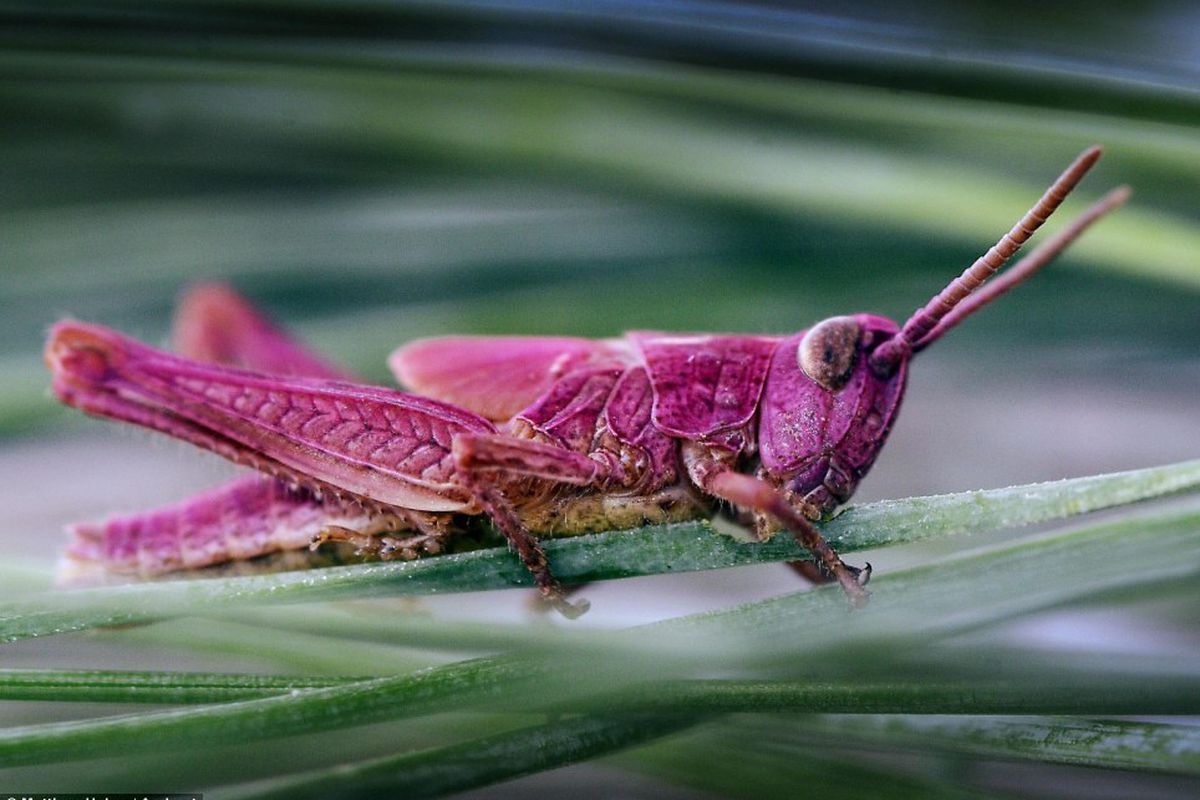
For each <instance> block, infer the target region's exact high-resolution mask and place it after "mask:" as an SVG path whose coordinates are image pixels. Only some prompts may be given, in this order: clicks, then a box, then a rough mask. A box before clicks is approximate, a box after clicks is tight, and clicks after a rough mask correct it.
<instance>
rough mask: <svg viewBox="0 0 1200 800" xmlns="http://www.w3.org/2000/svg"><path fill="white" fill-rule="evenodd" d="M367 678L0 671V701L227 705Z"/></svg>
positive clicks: (102, 671) (27, 670)
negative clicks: (226, 703)
mask: <svg viewBox="0 0 1200 800" xmlns="http://www.w3.org/2000/svg"><path fill="white" fill-rule="evenodd" d="M362 680H366V679H365V678H350V677H332V676H328V677H327V676H310V675H255V674H248V673H218V672H147V671H136V670H53V669H6V670H0V700H49V701H56V702H70V703H80V702H87V703H189V704H190V703H224V702H227V701H231V700H246V699H250V698H257V697H269V696H271V695H277V694H285V693H287V692H290V691H292V690H295V689H314V688H322V687H326V686H338V685H341V684H345V683H351V682H354V681H362Z"/></svg>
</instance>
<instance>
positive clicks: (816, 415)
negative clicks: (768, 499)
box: [759, 147, 1129, 512]
mask: <svg viewBox="0 0 1200 800" xmlns="http://www.w3.org/2000/svg"><path fill="white" fill-rule="evenodd" d="M1099 157H1100V148H1098V147H1092V148H1089V149H1088V150H1085V151H1084V152H1083V153H1082V154H1080V156H1079V157H1078V158H1077V159H1075V161H1074V163H1072V164H1071V166H1069V167H1068V168H1067V169H1066V171H1064V172H1063V173H1062V175H1061V176H1059V178H1058V180H1056V181H1055V182H1054V184H1053V185H1051V187H1050V188H1049V189H1048V190H1047V191H1046V193H1045V194H1044V195H1043V196H1042V198H1041V200H1039V201H1038V203H1037V204H1036V205H1034V207H1033V208H1032V209H1030V211H1029V212H1028V213H1027V214H1026V215H1025V216H1024V217H1023V218H1022V219H1021V221H1020V222H1018V223H1017V224H1016V225H1015V226H1014V227H1013V228H1012V229H1011V230H1010V231H1009V232H1008V233H1007V234H1005V235H1004V236H1003V237H1001V239H1000V240H999V241H998V242H997V243H996V245H995V246H993V247H992V248H990V249H989V250H988V251H987V252H986V253H985V254H984V255H983V256H981V257H980V258H979V259H977V260H976V261H975V263H974V264H972V265H971V266H970V267H969V268H967V270H966V271H964V272H963V273H962V274H961V275H960V276H958V277H957V278H955V279H954V280H952V281H951V282H950V283H949V284H948V285H947V286H946V288H945V289H943V290H942V291H941V292H939V293H938V294H936V295H935V296H934V297H933V298H932V299H931V300H930V301H929V302H928V303H927V304H925V305H924V306H923V307H921V308H919V309H917V311H916V312H915V313H914V314H913V315H912V316H911V317H910V318H909V319H908V320H907V321H906V322H905V323H904V325H903V326H901V325H897V324H896V323H894V322H892V321H891V320H888V319H885V318H883V317H877V316H874V315H871V314H855V315H853V316H843V317H831V318H829V319H826V320H824V321H823V322H820V323H818V324H817V325H814V326H813V327H812V328H810V329H809V330H807V331H803V332H801V333H800V334H797V335H796V336H795V337H791V338H789V339H787V340H784V342H783V343H782V344H781V345H780V350H779V351H778V352H777V354H776V357H775V359H774V360H773V361H772V366H771V373H770V376H769V378H768V381H767V387H766V391H765V394H764V397H763V402H762V414H761V418H760V425H759V454H760V457H761V462H762V467H763V470H764V472H765V473H766V475H767V477H768V478H770V479H771V480H772V481H773V482H775V483H776V484H777V485H779V486H781V487H782V488H784V489H785V490H786V492H787V493H788V494H789V495H790V496H791V497H793V498H796V499H800V500H803V501H804V502H805V503H807V504H808V505H809V506H810V507H812V508H815V509H817V510H820V511H822V512H824V511H830V510H832V509H833V508H834V507H836V506H837V505H839V504H840V503H843V502H845V501H846V500H847V499H849V497H850V495H851V494H853V493H854V490H855V488H856V487H857V485H858V481H859V480H860V479H861V478H862V476H863V475H865V474H866V472H867V470H868V469H870V467H871V464H872V463H873V462H874V460H875V456H876V455H877V454H878V452H879V450H880V449H881V448H882V447H883V443H884V442H885V441H886V439H887V436H888V433H889V432H890V431H891V426H892V423H893V421H894V420H895V417H896V413H897V412H898V411H899V408H900V401H901V398H902V397H903V395H904V385H905V379H906V376H907V373H908V363H909V361H910V360H911V359H912V357H913V355H914V354H916V353H919V352H920V351H921V350H923V349H925V348H926V347H928V346H929V345H930V344H932V343H933V342H935V341H937V340H938V339H939V338H941V337H942V336H943V335H944V334H945V333H946V332H947V331H949V330H950V329H952V328H953V327H955V326H956V325H958V323H960V322H962V321H963V320H964V319H966V318H967V317H968V316H969V315H971V314H972V313H974V312H975V311H977V310H979V309H980V308H982V307H983V306H985V305H987V304H988V303H989V302H991V301H992V300H994V299H996V298H997V297H999V296H1000V295H1002V294H1004V293H1005V292H1007V291H1008V290H1009V289H1011V288H1013V287H1014V286H1016V285H1017V284H1019V283H1021V282H1022V281H1024V280H1025V279H1026V278H1028V277H1029V276H1031V275H1033V274H1034V273H1035V272H1037V271H1038V270H1039V269H1041V268H1042V267H1044V266H1045V265H1046V264H1048V263H1049V262H1050V261H1051V260H1052V259H1053V258H1054V257H1055V256H1056V255H1058V254H1059V253H1060V252H1062V251H1063V250H1064V249H1065V248H1066V247H1067V246H1068V245H1069V244H1070V243H1071V242H1073V241H1074V240H1075V239H1076V238H1077V237H1078V236H1079V235H1080V234H1081V233H1083V231H1084V230H1086V229H1087V228H1088V227H1089V226H1090V225H1091V224H1092V223H1094V222H1095V221H1096V220H1098V219H1099V218H1100V217H1102V216H1104V215H1105V214H1106V213H1108V212H1109V211H1111V210H1112V209H1114V208H1116V207H1117V206H1119V205H1121V203H1123V202H1124V201H1125V199H1126V198H1127V197H1128V196H1129V190H1128V188H1126V187H1121V188H1119V189H1116V190H1114V191H1112V192H1109V193H1108V194H1107V195H1106V196H1105V197H1104V198H1102V199H1101V200H1100V201H1099V202H1097V203H1096V204H1095V205H1093V206H1092V207H1091V208H1090V209H1088V210H1087V211H1086V212H1084V213H1083V214H1082V215H1080V216H1079V217H1078V218H1077V219H1076V220H1075V221H1074V222H1072V223H1071V224H1070V225H1068V226H1067V227H1066V228H1064V229H1063V230H1062V231H1060V232H1058V233H1057V234H1055V235H1054V236H1053V237H1051V238H1050V239H1049V240H1047V241H1046V242H1045V243H1044V244H1042V245H1041V246H1039V247H1037V248H1036V249H1034V250H1033V251H1032V252H1031V253H1030V254H1029V255H1027V256H1026V257H1025V258H1023V259H1021V260H1020V261H1019V262H1017V263H1016V264H1014V265H1013V266H1012V268H1011V269H1009V270H1007V271H1006V272H1005V273H1004V274H1003V275H1001V276H999V277H998V278H996V279H995V280H993V281H990V282H989V283H987V285H986V286H984V282H985V281H987V280H988V278H990V277H991V276H992V275H993V274H995V272H996V271H997V270H999V269H1000V267H1001V266H1003V264H1004V263H1005V261H1006V260H1007V259H1008V258H1009V257H1010V256H1012V255H1013V254H1014V253H1015V252H1016V250H1017V248H1019V247H1020V246H1021V244H1023V243H1024V242H1025V240H1026V239H1028V238H1029V236H1030V235H1032V233H1033V231H1034V230H1036V229H1037V227H1038V226H1040V225H1041V224H1042V222H1044V221H1045V219H1046V218H1047V217H1049V216H1050V214H1051V213H1052V212H1053V211H1054V210H1055V209H1056V208H1057V207H1058V205H1059V203H1061V202H1062V200H1063V199H1064V198H1065V197H1066V195H1067V194H1068V193H1069V192H1070V191H1071V189H1073V188H1074V186H1075V185H1076V184H1077V183H1078V182H1079V180H1080V179H1082V177H1083V176H1084V174H1085V173H1086V172H1087V171H1088V170H1089V169H1090V168H1091V167H1092V165H1093V164H1095V162H1096V160H1097V159H1098V158H1099ZM980 287H983V288H980Z"/></svg>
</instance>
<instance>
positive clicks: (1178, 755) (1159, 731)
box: [730, 706, 1200, 775]
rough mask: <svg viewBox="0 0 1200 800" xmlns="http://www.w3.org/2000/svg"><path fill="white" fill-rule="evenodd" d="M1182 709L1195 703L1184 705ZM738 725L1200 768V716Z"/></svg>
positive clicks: (1149, 767)
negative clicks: (1195, 719) (1192, 719)
mask: <svg viewBox="0 0 1200 800" xmlns="http://www.w3.org/2000/svg"><path fill="white" fill-rule="evenodd" d="M983 713H986V712H983ZM1175 713H1179V714H1192V713H1194V711H1192V710H1190V709H1188V708H1187V707H1186V706H1183V707H1181V708H1179V709H1178V710H1177V711H1176V712H1175ZM731 727H732V728H733V729H734V730H731V731H730V733H731V736H732V737H733V738H734V739H735V740H740V738H741V737H745V738H747V739H753V740H758V741H764V742H770V743H771V744H772V745H774V746H780V747H783V748H786V747H788V746H789V745H790V744H794V745H795V746H796V747H797V748H800V749H803V748H804V747H805V746H806V745H807V744H808V743H810V742H813V741H821V742H829V743H837V744H839V745H845V744H849V745H851V746H855V745H865V746H868V747H882V748H885V749H888V750H891V749H897V748H898V749H906V748H907V749H912V750H927V749H929V748H931V747H935V748H939V749H943V750H947V751H953V752H957V753H964V754H968V755H972V756H981V757H985V758H1001V759H1019V760H1025V761H1039V762H1043V763H1050V764H1074V765H1076V766H1084V767H1096V768H1103V769H1124V770H1145V771H1155V772H1172V773H1179V774H1188V775H1197V774H1200V727H1197V725H1196V724H1195V723H1192V724H1164V723H1154V722H1131V721H1126V720H1107V719H1100V720H1083V719H1072V718H1061V717H1058V718H1049V719H1038V718H1015V719H1006V718H1003V717H1001V718H996V717H971V716H956V717H942V716H930V717H912V716H906V715H903V714H901V715H896V716H888V717H876V716H864V715H849V716H839V717H837V718H831V717H816V718H814V717H805V718H799V719H770V720H755V721H749V722H747V721H742V722H741V724H738V723H734V724H733V725H732V726H731ZM739 729H740V731H741V733H740V736H739V733H738V730H739Z"/></svg>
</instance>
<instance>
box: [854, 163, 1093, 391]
mask: <svg viewBox="0 0 1200 800" xmlns="http://www.w3.org/2000/svg"><path fill="white" fill-rule="evenodd" d="M1102 152H1103V150H1102V148H1101V147H1100V146H1099V145H1093V146H1092V147H1089V148H1088V149H1086V150H1084V151H1083V152H1082V153H1080V154H1079V156H1078V157H1077V158H1076V159H1075V161H1073V162H1072V163H1071V166H1069V167H1067V168H1066V170H1065V171H1063V173H1062V174H1061V175H1059V176H1058V179H1057V180H1055V181H1054V183H1052V184H1051V185H1050V188H1049V189H1047V190H1046V193H1045V194H1043V195H1042V197H1041V199H1040V200H1038V201H1037V203H1036V204H1035V205H1034V206H1033V208H1031V209H1029V211H1027V212H1026V213H1025V216H1023V217H1021V219H1020V221H1019V222H1017V224H1016V225H1014V226H1013V227H1012V230H1010V231H1009V232H1008V233H1006V234H1004V236H1002V237H1000V241H998V242H996V244H994V245H992V247H991V248H990V249H989V250H988V251H987V252H986V253H984V254H983V255H982V256H980V257H979V258H978V259H976V261H975V263H974V264H972V265H971V266H970V267H968V268H967V269H966V270H965V271H964V272H963V274H962V275H960V276H958V277H957V278H955V279H954V280H952V281H951V282H950V284H949V285H948V286H947V287H946V288H945V289H943V290H942V291H941V292H939V293H938V294H937V295H936V296H935V297H934V298H933V299H932V300H930V301H929V302H928V303H927V304H925V306H924V307H923V308H919V309H917V311H916V312H915V313H914V314H913V315H912V316H911V317H909V319H908V321H907V322H905V323H904V327H903V328H902V329H901V330H900V332H899V333H898V334H896V335H895V336H893V337H892V338H891V339H889V340H888V341H886V342H884V343H883V344H881V345H880V346H879V347H878V348H877V349H876V350H875V352H874V353H872V354H871V366H872V367H874V368H875V369H876V370H877V371H879V372H883V373H887V372H890V371H891V370H892V369H893V368H894V367H895V365H896V364H897V363H898V362H899V361H900V359H901V358H903V357H904V356H905V355H907V354H908V353H911V352H913V351H914V350H915V349H917V347H918V344H919V343H921V342H924V343H925V344H928V343H929V342H931V341H933V339H929V338H928V337H929V334H930V333H931V332H932V331H933V330H934V329H935V328H937V327H938V323H939V322H941V321H942V320H943V319H944V318H945V317H946V316H947V315H948V314H950V312H951V311H952V310H953V309H954V307H955V306H957V305H958V304H959V303H960V302H962V301H963V300H964V299H965V298H966V297H967V295H969V294H971V292H973V291H975V290H976V289H977V288H979V286H980V285H981V284H982V283H983V282H984V281H986V280H987V279H988V278H990V277H991V276H992V275H993V274H995V272H996V270H998V269H1000V267H1002V266H1004V262H1006V261H1008V259H1009V258H1011V257H1012V255H1013V254H1014V253H1016V252H1017V250H1018V249H1019V248H1020V247H1021V245H1023V244H1025V242H1026V241H1027V240H1028V239H1029V237H1030V236H1032V235H1033V233H1034V231H1036V230H1037V229H1038V228H1040V227H1041V226H1042V223H1043V222H1045V221H1046V219H1047V218H1048V217H1049V216H1050V215H1051V214H1053V213H1054V211H1055V209H1057V208H1058V207H1059V205H1061V204H1062V202H1063V200H1065V199H1066V197H1067V195H1068V194H1070V193H1071V190H1072V189H1074V188H1075V186H1076V185H1077V184H1078V183H1079V181H1080V180H1082V179H1083V176H1084V175H1086V174H1087V172H1088V170H1090V169H1091V168H1092V166H1093V165H1094V164H1095V163H1096V161H1098V160H1099V158H1100V155H1101V153H1102ZM1064 246H1065V244H1064ZM1059 249H1061V248H1059ZM1039 266H1040V265H1039ZM1014 285H1015V284H1014ZM1006 288H1011V287H1006ZM994 297H995V295H994V296H993V297H990V298H988V299H989V300H990V299H994ZM984 302H987V301H986V300H985V301H984ZM975 307H976V308H978V305H977V306H975ZM962 316H963V315H960V316H959V317H958V319H962ZM945 330H949V328H948V327H947V328H945V329H943V332H944V331H945ZM939 335H940V334H939ZM935 338H936V337H935Z"/></svg>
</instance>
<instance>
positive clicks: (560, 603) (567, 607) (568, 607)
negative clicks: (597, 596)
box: [542, 592, 592, 619]
mask: <svg viewBox="0 0 1200 800" xmlns="http://www.w3.org/2000/svg"><path fill="white" fill-rule="evenodd" d="M542 600H543V602H544V603H545V604H546V605H548V606H549V607H550V608H553V609H554V610H555V611H557V612H558V613H560V614H562V615H563V616H564V617H566V618H567V619H579V618H580V617H582V616H583V615H584V614H586V613H587V612H588V609H590V608H591V607H592V604H591V603H589V602H588V601H587V600H579V601H578V602H575V603H572V602H571V601H569V600H567V598H566V596H565V595H563V594H562V593H561V592H558V593H555V594H553V595H550V596H549V597H544V598H543V599H542Z"/></svg>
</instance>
